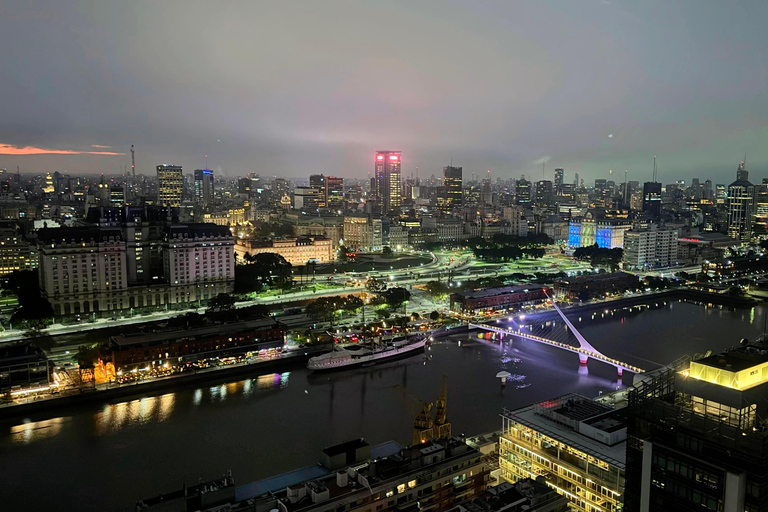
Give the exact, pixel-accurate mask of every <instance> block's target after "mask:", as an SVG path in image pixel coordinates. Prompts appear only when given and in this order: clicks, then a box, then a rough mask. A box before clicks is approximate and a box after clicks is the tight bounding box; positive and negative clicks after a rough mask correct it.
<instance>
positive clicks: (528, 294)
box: [451, 284, 547, 314]
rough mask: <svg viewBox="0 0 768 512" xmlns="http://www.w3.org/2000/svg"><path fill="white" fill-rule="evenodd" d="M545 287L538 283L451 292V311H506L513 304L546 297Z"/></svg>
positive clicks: (516, 304) (465, 312) (473, 312)
mask: <svg viewBox="0 0 768 512" xmlns="http://www.w3.org/2000/svg"><path fill="white" fill-rule="evenodd" d="M546 292H547V288H545V287H544V286H541V285H538V284H530V285H519V286H501V287H498V288H485V289H483V290H471V291H467V292H459V293H453V294H451V311H454V312H456V313H461V314H476V313H478V312H480V311H507V310H509V309H510V308H514V307H515V306H520V305H522V304H530V303H535V302H541V301H543V300H546V299H547V293H546Z"/></svg>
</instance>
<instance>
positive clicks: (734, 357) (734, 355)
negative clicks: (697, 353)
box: [695, 345, 768, 373]
mask: <svg viewBox="0 0 768 512" xmlns="http://www.w3.org/2000/svg"><path fill="white" fill-rule="evenodd" d="M695 362H696V363H698V364H701V365H705V366H710V367H713V368H719V369H723V370H728V371H730V372H734V373H736V372H740V371H743V370H747V369H749V368H752V367H754V366H759V365H761V364H765V363H768V346H765V345H746V346H740V347H739V348H736V349H734V350H729V351H727V352H720V353H719V354H714V355H711V356H709V357H705V358H703V359H698V360H696V361H695Z"/></svg>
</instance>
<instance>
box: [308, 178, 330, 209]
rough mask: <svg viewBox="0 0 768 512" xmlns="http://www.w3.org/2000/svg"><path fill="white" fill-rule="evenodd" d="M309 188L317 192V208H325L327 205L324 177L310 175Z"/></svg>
mask: <svg viewBox="0 0 768 512" xmlns="http://www.w3.org/2000/svg"><path fill="white" fill-rule="evenodd" d="M309 186H310V187H311V188H314V189H315V190H317V191H318V196H319V198H320V199H319V200H318V203H317V207H318V208H325V206H326V205H327V204H328V201H327V197H326V190H325V176H323V175H322V174H311V175H310V176H309Z"/></svg>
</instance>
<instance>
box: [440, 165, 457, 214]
mask: <svg viewBox="0 0 768 512" xmlns="http://www.w3.org/2000/svg"><path fill="white" fill-rule="evenodd" d="M441 192H442V193H441V194H440V195H439V196H438V197H437V205H438V208H439V209H440V210H441V211H443V212H445V213H450V212H451V211H453V209H454V208H461V206H462V204H463V182H462V168H461V167H452V166H447V167H443V187H442V191H441Z"/></svg>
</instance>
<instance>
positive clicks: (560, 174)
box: [555, 167, 565, 195]
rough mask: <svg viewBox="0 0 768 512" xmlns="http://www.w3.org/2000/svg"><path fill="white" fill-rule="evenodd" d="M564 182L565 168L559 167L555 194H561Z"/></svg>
mask: <svg viewBox="0 0 768 512" xmlns="http://www.w3.org/2000/svg"><path fill="white" fill-rule="evenodd" d="M563 183H565V169H563V168H562V167H558V168H557V169H555V195H558V194H560V191H561V190H562V188H563Z"/></svg>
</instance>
